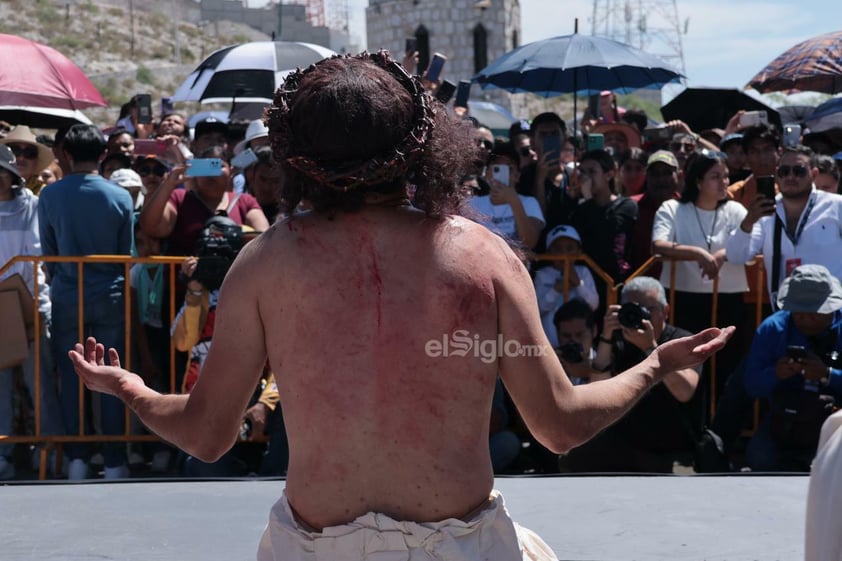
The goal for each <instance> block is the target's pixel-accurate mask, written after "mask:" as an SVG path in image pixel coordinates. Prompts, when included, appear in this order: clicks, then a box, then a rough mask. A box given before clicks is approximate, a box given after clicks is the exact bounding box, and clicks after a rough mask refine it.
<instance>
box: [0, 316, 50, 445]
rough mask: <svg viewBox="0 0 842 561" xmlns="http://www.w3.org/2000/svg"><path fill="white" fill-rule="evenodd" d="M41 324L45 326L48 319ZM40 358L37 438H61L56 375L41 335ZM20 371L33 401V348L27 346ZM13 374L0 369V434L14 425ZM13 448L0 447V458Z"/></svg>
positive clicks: (45, 339)
mask: <svg viewBox="0 0 842 561" xmlns="http://www.w3.org/2000/svg"><path fill="white" fill-rule="evenodd" d="M42 321H46V322H47V323H48V322H49V319H48V318H46V319H45V318H43V317H42ZM40 345H41V349H40V355H41V372H40V374H41V375H40V377H39V378H40V381H41V412H40V413H41V434H43V435H56V434H62V433H63V429H62V426H61V407H60V406H59V402H58V389H57V388H56V373H55V368H54V366H53V360H52V354H51V348H50V338H49V334H48V333H45V334H44V335H42V336H41V340H40ZM20 368H22V369H23V378H24V382H25V383H26V387H27V388H28V389H29V395H30V396H31V397H32V399H33V400H34V399H35V344H34V343H30V344H29V357H27V359H26V360H25V361H24V362H23V363H22V364H21V365H20ZM14 370H15V367H12V368H4V369H2V370H0V434H6V435H11V434H12V428H13V427H12V425H13V422H14V410H13V407H12V401H13V397H14V396H13V392H14ZM13 447H14V445H13V444H0V456H5V457H6V458H9V457H11V455H12V449H13Z"/></svg>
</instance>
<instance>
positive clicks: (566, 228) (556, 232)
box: [547, 224, 582, 248]
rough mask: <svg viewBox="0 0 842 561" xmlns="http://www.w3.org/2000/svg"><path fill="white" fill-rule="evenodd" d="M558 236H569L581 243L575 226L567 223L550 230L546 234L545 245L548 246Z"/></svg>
mask: <svg viewBox="0 0 842 561" xmlns="http://www.w3.org/2000/svg"><path fill="white" fill-rule="evenodd" d="M559 238H570V239H571V240H576V241H577V242H579V244H581V243H582V238H581V237H580V236H579V232H577V231H576V228H574V227H573V226H570V225H568V224H562V225H560V226H556V227H555V228H553V229H552V230H550V232H549V233H548V234H547V247H548V248H549V247H550V246H551V245H553V242H554V241H556V240H557V239H559Z"/></svg>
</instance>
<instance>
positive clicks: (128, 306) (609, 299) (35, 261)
mask: <svg viewBox="0 0 842 561" xmlns="http://www.w3.org/2000/svg"><path fill="white" fill-rule="evenodd" d="M184 259H185V258H184V257H179V256H175V257H163V256H161V257H129V256H122V255H87V256H84V257H56V256H51V257H47V256H17V257H14V258H13V259H12V260H10V261H9V262H8V263H6V264H5V265H3V266H2V267H0V274H3V273H4V272H5V271H7V270H8V269H9V268H10V267H12V265H14V264H15V263H28V264H29V266H31V267H32V268H33V275H34V277H35V278H37V274H36V273H37V270H36V267H39V266H40V265H41V264H42V263H75V264H76V265H77V267H78V269H77V270H78V281H77V294H78V313H79V320H78V321H79V342H80V343H84V340H83V339H84V325H85V318H84V289H83V288H84V282H85V277H84V266H85V265H89V264H102V263H115V264H122V265H123V267H124V269H125V270H124V275H125V317H126V332H125V356H124V357H123V366H124V367H125V368H126V369H129V370H131V368H132V359H133V357H132V340H131V331H132V330H131V325H132V317H133V313H132V299H131V290H130V269H131V267H132V265H135V264H137V263H142V264H159V265H166V266H169V267H168V268H169V275H168V283H169V308H170V325H172V323H173V321H174V319H175V315H176V310H178V309H179V307H180V303H179V306H177V305H176V301H175V297H176V278H177V269H178V267H179V266H180V265H181V263H182V262H183V261H184ZM530 259H531V260H533V261H563V262H564V272H565V275H564V292H563V294H564V298H565V300H566V299H567V298H568V295H569V290H570V286H569V278H570V267H572V266H573V264H574V262H582V263H584V264H586V265H587V266H588V267H589V268H590V270H591V272H592V273H593V274H594V275H596V276H597V277H599V278H601V279H602V280H603V281H604V282H605V284H606V287H607V290H606V302H605V304H606V306H610V305H612V304H616V303H617V302H618V301H619V293H620V290H621V289H622V286H623V285H622V283H619V284H618V283H616V282H615V281H614V279H613V278H612V277H611V276H610V275H608V274H607V273H606V272H605V271H603V270H602V269H601V268H600V267H599V266H598V265H597V264H596V263H594V261H593V260H592V259H591V258H590V257H588V256H587V255H585V254H579V255H547V254H543V255H532V256H531V257H530ZM670 260H671V259H669V258H664V257H662V256H660V255H655V256H652V257H650V258H649V260H647V261H646V262H645V263H644V264H643V265H641V266H640V267H639V268H638V269H637V270H636V271H634V272H633V273H632V274H631V275H630V276H629V277H628V278H629V279H631V278H634V277H636V276H640V275H644V274H645V273H646V272H647V271H648V270H649V269H650V268H651V267H652V266H653V265H655V264H656V263H657V262H660V261H670ZM671 269H672V277H671V282H670V286H671V287H674V286H675V268H674V267H673V268H671ZM757 270H758V274H757V276H756V285H755V286H756V287H758V288H759V291H760V293H763V291H765V278H764V274H763V267H758V268H757ZM749 281H751V279H749ZM718 289H719V283H718V279H715V280H714V284H713V306H712V310H711V325H715V324H716V318H717V312H718V300H717V296H718ZM38 297H39V293H38V286H37V283H36V286H35V294H34V295H33V298H34V300H35V302H36V303H37V302H38ZM668 299H669V302H670V305H671V313H670V321H673V320H674V313H675V312H674V306H672V304H674V301H675V289H674V288H671V289H670V290H669V291H668ZM760 300H761V301H758V302H757V310H756V325H759V323H760V321H761V320H762V299H760ZM33 323H34V332H35V333H36V336H35V340H34V350H33V352H34V353H35V356H34V362H35V395H34V396H32V399H33V402H34V408H35V411H34V414H35V434H32V435H20V436H9V435H0V441H2V442H4V443H8V444H14V443H27V444H43V445H45V446H42V448H41V451H40V454H41V462H40V471H39V478H40V479H46V470H47V456H48V453H49V451H50V449H51V447H52V446H55V445H57V446H58V447H59V449H60V447H61V445H62V443H64V442H150V441H152V442H157V441H160V440H161V439H160V438H159V437H158V436H155V435H134V434H130V432H129V431H130V430H131V426H130V425H131V423H130V416H131V412H130V411H129V409H128V408H126V410H125V416H126V417H125V426H126V429H125V433H124V434H122V435H99V434H86V433H85V423H84V422H83V420H84V419H85V387H84V384H82V382H81V380H80V382H79V388H78V391H79V419H80V422H79V434H76V435H42V434H41V379H40V372H41V359H40V351H41V349H40V346H41V342H40V338H39V337H38V335H37V334H39V333H40V332H41V319H40V316H39V314H38V308H37V305H36V306H35V312H34V317H33ZM756 325H755V326H756ZM710 373H711V374H710V380H709V383H710V390H711V391H710V401H711V403H710V415H711V417H712V416H713V413H714V412H715V407H716V403H715V401H716V400H715V393H716V392H715V387H716V376H717V372H716V357H715V356H714V358H712V359H711V365H710ZM176 374H177V373H176V371H175V346H174V344H173V343H172V341H171V342H170V392H171V393H177V392H178V391H179V390H180V388H177V387H176ZM758 415H759V413H758V407H757V405H755V426H756V425H757V419H758ZM57 457H58V462H60V461H61V454H58V455H57ZM60 469H61V465H60V463H59V465H58V466H57V471H60Z"/></svg>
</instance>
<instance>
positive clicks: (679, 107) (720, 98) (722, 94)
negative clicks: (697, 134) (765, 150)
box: [661, 88, 781, 131]
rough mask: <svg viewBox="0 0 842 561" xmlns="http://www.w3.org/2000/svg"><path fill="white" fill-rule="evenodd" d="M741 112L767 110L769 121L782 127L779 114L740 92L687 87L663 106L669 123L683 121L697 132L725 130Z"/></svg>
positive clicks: (662, 111)
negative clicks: (742, 110)
mask: <svg viewBox="0 0 842 561" xmlns="http://www.w3.org/2000/svg"><path fill="white" fill-rule="evenodd" d="M740 109H744V110H746V111H766V114H767V116H768V118H769V122H770V123H772V124H774V125H775V126H776V127H778V130H780V128H781V116H780V115H779V114H778V112H777V111H775V110H774V109H772V108H771V107H769V106H768V105H766V104H765V103H763V102H762V101H758V100H757V99H755V98H753V97H751V96H750V95H748V94H746V93H744V92H741V91H740V90H737V89H720V88H687V89H686V90H684V91H683V92H681V93H680V94H678V95H677V96H675V97H674V98H673V99H672V100H671V101H670V102H669V103H667V104H666V105H664V106H663V107H661V115H663V117H664V120H665V121H672V120H675V119H680V120H682V121H684V122H685V123H687V125H688V126H689V127H690V128H691V129H693V130H694V131H703V130H706V129H717V128H718V129H724V128H725V125H727V124H728V120H729V119H730V118H731V117H733V116H734V114H735V113H736V112H737V111H739V110H740Z"/></svg>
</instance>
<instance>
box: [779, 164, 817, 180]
mask: <svg viewBox="0 0 842 561" xmlns="http://www.w3.org/2000/svg"><path fill="white" fill-rule="evenodd" d="M790 172H792V175H794V176H795V177H799V178H800V177H807V174H808V173H809V172H810V170H809V169H808V168H807V166H801V165H798V166H778V177H780V178H781V179H783V178H784V177H787V176H788V175H789V174H790Z"/></svg>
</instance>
